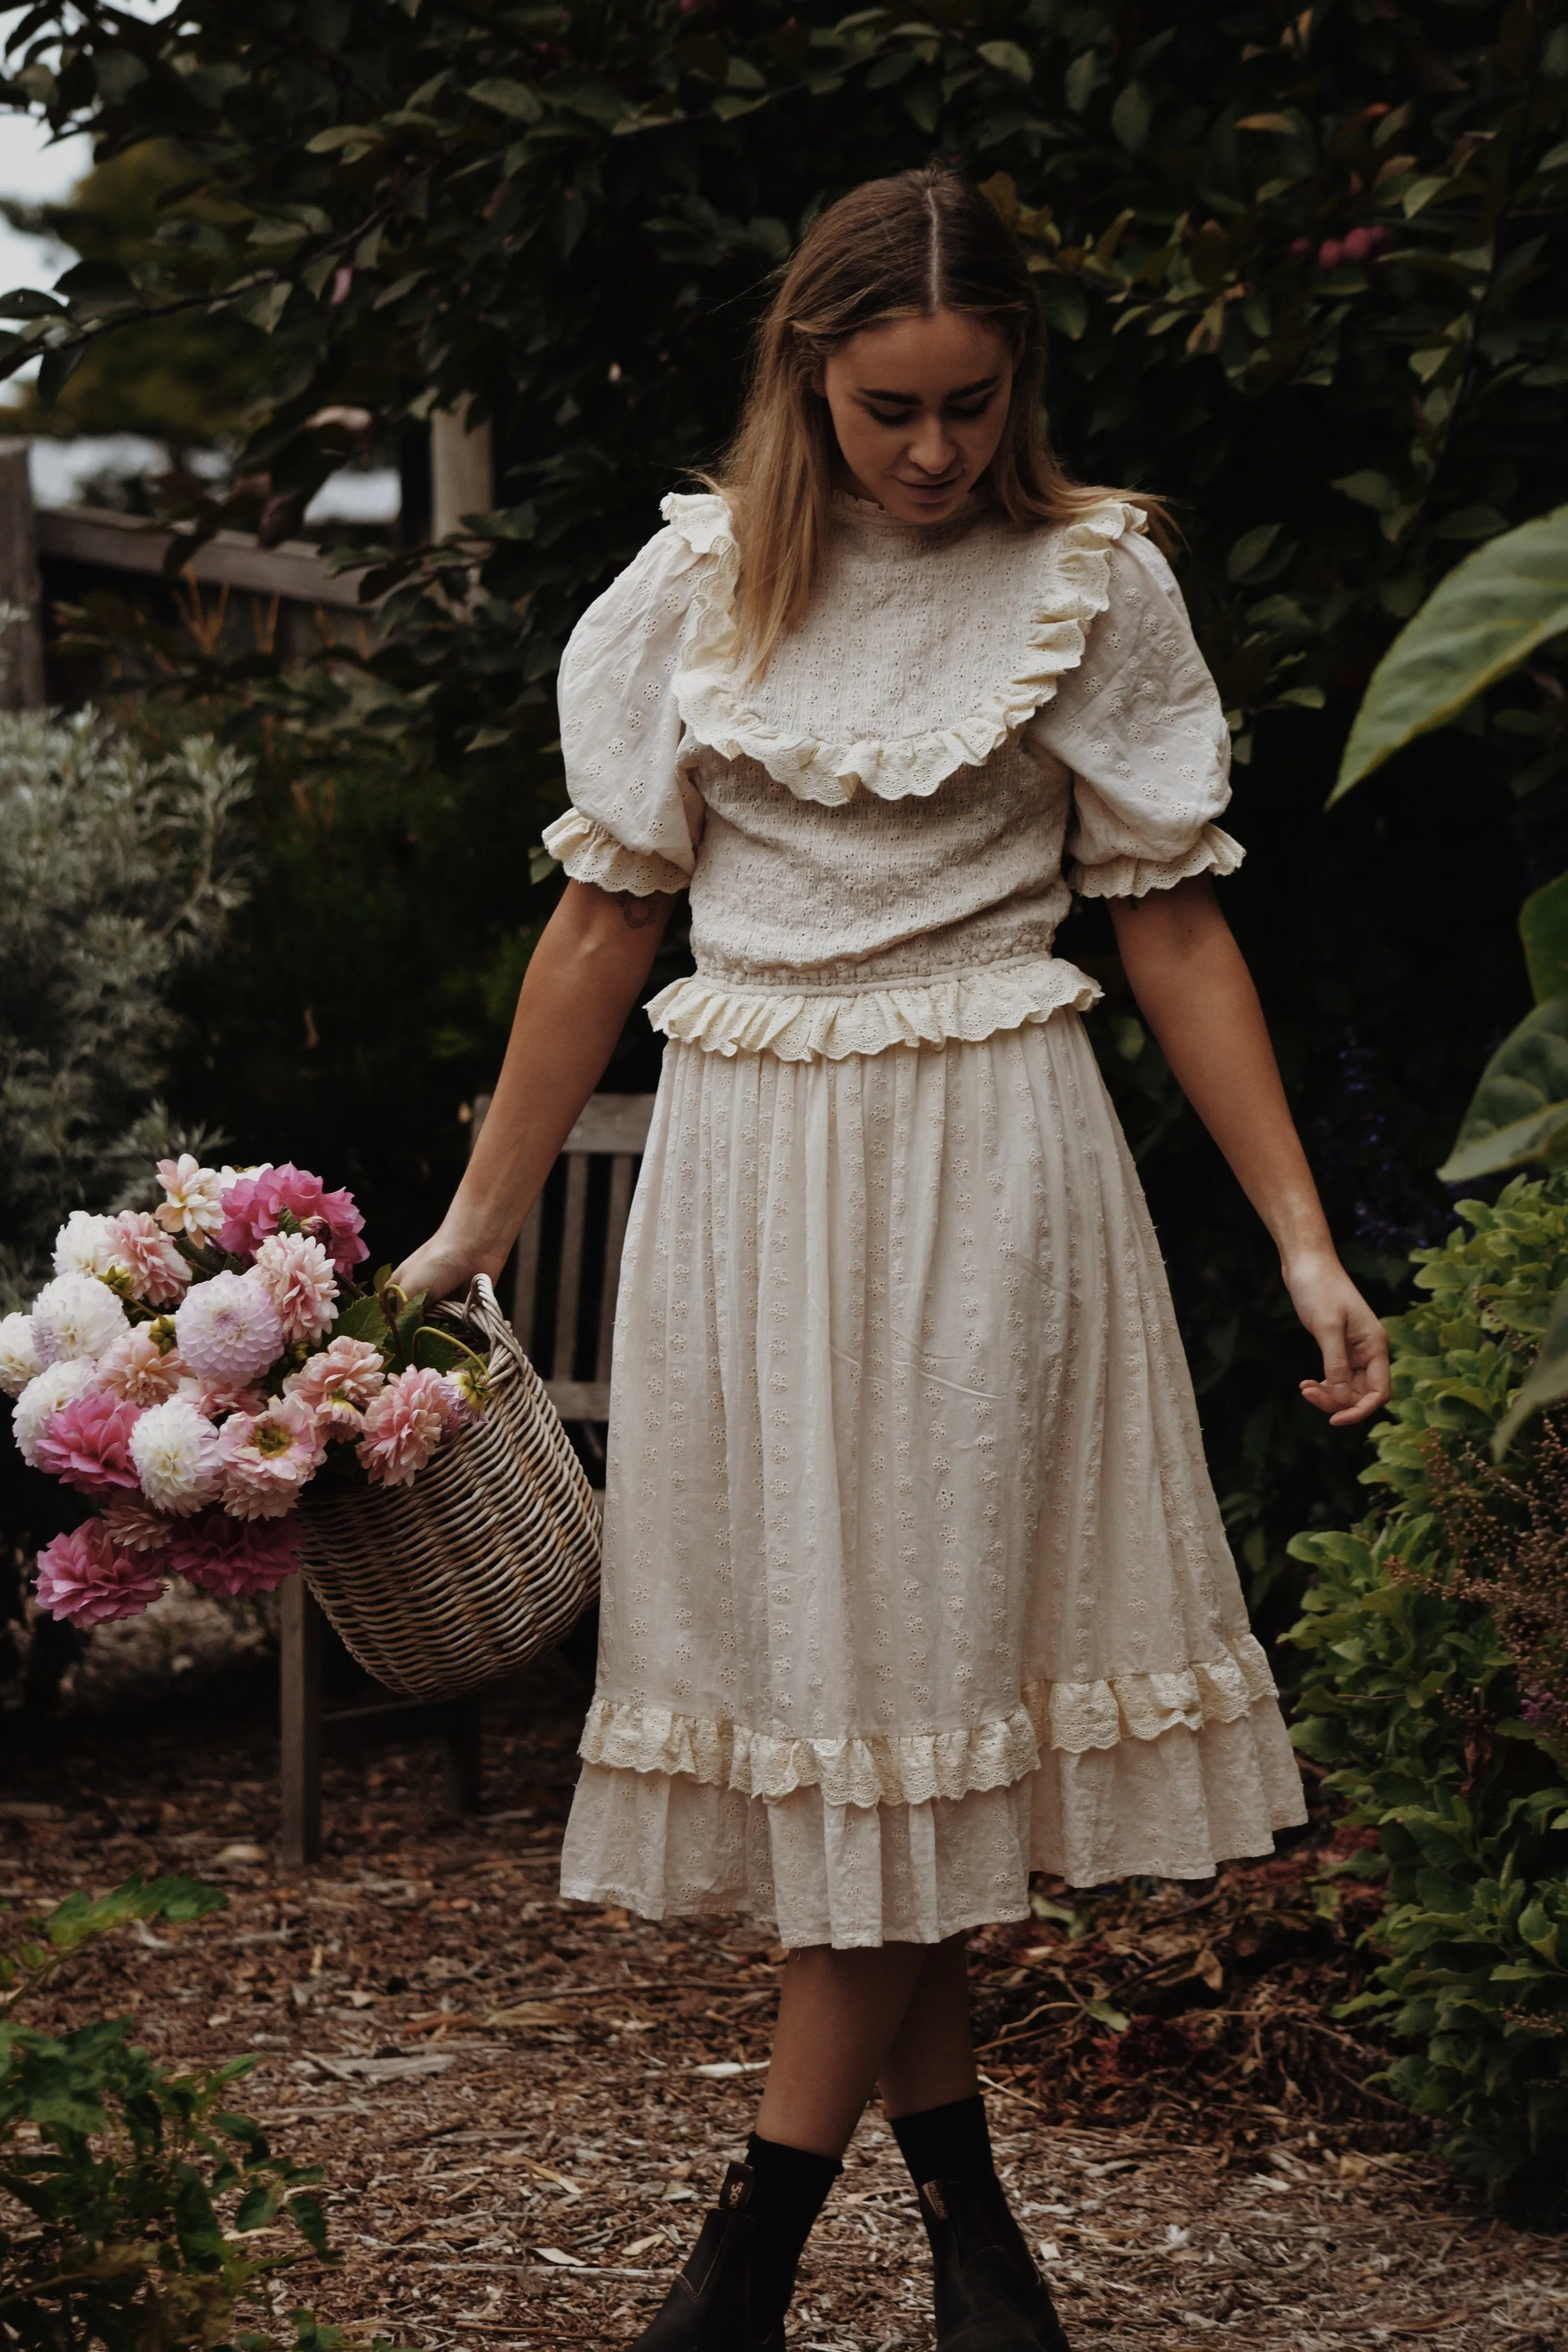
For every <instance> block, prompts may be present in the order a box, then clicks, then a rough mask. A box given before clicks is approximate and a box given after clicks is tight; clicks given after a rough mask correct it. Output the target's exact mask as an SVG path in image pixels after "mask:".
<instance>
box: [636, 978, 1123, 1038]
mask: <svg viewBox="0 0 1568 2352" xmlns="http://www.w3.org/2000/svg"><path fill="white" fill-rule="evenodd" d="M1099 998H1100V988H1099V987H1098V985H1097V984H1096V982H1093V981H1092V980H1090V979H1089V975H1088V973H1087V972H1081V971H1079V969H1078V966H1077V965H1076V964H1071V963H1066V962H1063V961H1060V960H1059V959H1058V958H1057V957H1055V956H1046V957H1032V958H1030V960H1029V961H1027V962H1024V963H1016V964H994V965H991V966H988V967H983V968H982V969H980V970H978V971H965V972H959V973H955V974H954V975H953V976H952V979H950V980H923V981H910V982H901V983H898V984H894V983H891V982H889V984H887V985H885V986H880V987H879V986H875V985H873V986H868V987H865V988H860V989H847V990H845V991H844V992H841V993H840V992H833V991H830V990H826V989H823V990H816V989H802V990H798V991H795V990H788V989H782V988H774V989H769V988H759V989H745V988H733V987H730V986H726V985H721V984H719V983H717V982H713V981H710V980H705V979H704V978H703V976H702V974H701V973H700V972H698V973H695V974H694V975H692V976H691V977H690V978H689V979H686V980H678V981H674V982H671V984H670V985H669V987H668V988H664V989H661V990H660V991H659V992H658V995H657V996H655V997H653V998H651V999H650V1000H649V1003H648V1005H647V1017H648V1019H649V1020H650V1021H651V1022H652V1024H653V1025H654V1027H655V1028H656V1029H660V1030H662V1031H663V1032H664V1034H665V1035H666V1036H667V1037H678V1038H679V1040H680V1041H681V1043H682V1044H683V1045H700V1046H701V1048H702V1050H703V1052H704V1053H705V1054H724V1055H731V1054H773V1055H776V1056H777V1058H778V1059H779V1060H780V1061H781V1062H815V1061H826V1062H841V1061H843V1060H845V1059H846V1058H847V1056H848V1055H851V1054H885V1053H886V1052H887V1051H888V1050H889V1047H890V1046H893V1045H950V1044H954V1043H959V1044H963V1045H975V1044H977V1043H978V1042H979V1040H980V1039H981V1038H983V1037H993V1036H994V1035H995V1034H996V1032H997V1031H998V1030H999V1029H1022V1028H1023V1027H1024V1026H1025V1025H1026V1024H1027V1023H1030V1022H1036V1021H1048V1020H1049V1019H1050V1017H1051V1015H1052V1013H1060V1012H1061V1011H1063V1010H1064V1008H1066V1007H1067V1006H1069V1005H1070V1006H1071V1007H1072V1009H1073V1010H1074V1011H1075V1012H1077V1013H1087V1011H1088V1010H1089V1006H1090V1005H1091V1004H1093V1003H1097V1002H1098V1000H1099Z"/></svg>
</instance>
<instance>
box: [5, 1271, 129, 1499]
mask: <svg viewBox="0 0 1568 2352" xmlns="http://www.w3.org/2000/svg"><path fill="white" fill-rule="evenodd" d="M104 1297H106V1298H107V1297H109V1293H108V1292H107V1291H105V1292H104ZM97 1381H98V1367H97V1365H96V1364H95V1363H93V1361H92V1360H91V1359H90V1358H89V1357H87V1356H66V1357H61V1358H60V1359H58V1360H57V1361H56V1362H54V1363H52V1364H46V1365H45V1366H44V1369H43V1370H42V1371H41V1372H39V1373H38V1374H37V1377H36V1378H35V1379H33V1380H30V1381H28V1382H27V1385H26V1388H25V1389H24V1390H23V1391H22V1393H21V1395H20V1396H19V1397H18V1398H17V1399H16V1411H15V1412H14V1413H13V1414H12V1416H11V1434H12V1436H13V1437H14V1438H15V1439H16V1451H17V1453H18V1454H20V1455H21V1457H22V1459H23V1461H24V1462H26V1464H27V1465H28V1467H29V1468H30V1469H34V1470H36V1469H37V1467H38V1440H39V1438H40V1437H42V1435H43V1433H44V1432H45V1430H46V1429H47V1427H48V1425H49V1423H50V1422H51V1421H52V1420H53V1419H54V1417H55V1415H56V1413H57V1412H58V1411H59V1409H60V1407H61V1405H63V1404H69V1402H70V1401H71V1399H72V1398H73V1397H79V1396H83V1395H85V1394H86V1392H87V1391H88V1390H89V1389H90V1388H93V1387H95V1386H96V1385H97Z"/></svg>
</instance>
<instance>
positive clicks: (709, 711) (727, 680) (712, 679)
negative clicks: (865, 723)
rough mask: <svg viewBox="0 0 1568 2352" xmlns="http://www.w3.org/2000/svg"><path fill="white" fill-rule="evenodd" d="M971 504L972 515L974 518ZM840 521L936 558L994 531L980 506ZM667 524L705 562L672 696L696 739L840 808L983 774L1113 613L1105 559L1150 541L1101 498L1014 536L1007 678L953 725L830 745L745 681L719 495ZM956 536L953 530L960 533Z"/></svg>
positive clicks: (865, 510)
mask: <svg viewBox="0 0 1568 2352" xmlns="http://www.w3.org/2000/svg"><path fill="white" fill-rule="evenodd" d="M969 503H970V502H969V501H966V502H965V508H966V509H967V508H968V506H969ZM834 511H835V518H836V520H838V519H842V520H845V521H846V522H847V523H849V524H850V525H851V526H852V528H853V529H854V530H855V531H856V533H857V535H858V534H859V533H861V532H863V531H867V530H869V531H874V532H877V533H880V532H881V531H882V530H884V529H886V530H890V531H891V532H893V533H896V534H898V535H899V536H900V539H904V540H908V539H909V538H910V536H911V535H912V536H913V537H915V538H917V539H918V540H920V541H922V542H925V543H928V544H931V545H932V547H933V551H934V546H935V544H936V543H937V542H936V541H935V539H934V534H936V533H939V532H940V533H941V534H942V543H948V544H951V543H952V541H956V540H963V539H966V538H967V537H968V536H969V535H970V533H971V532H972V531H973V530H974V529H975V527H976V526H977V525H978V524H981V523H983V522H984V521H987V520H989V521H990V522H992V523H993V524H996V523H998V521H999V518H997V516H996V515H995V513H994V509H990V508H989V507H988V506H987V505H986V503H985V502H984V501H983V500H976V501H975V511H974V513H973V515H970V514H968V513H967V511H966V512H964V513H963V514H961V515H960V516H954V517H952V518H950V519H949V520H948V521H947V522H946V523H942V524H926V523H905V522H902V521H900V519H899V518H898V517H897V516H893V515H889V514H888V513H887V512H886V509H883V508H881V507H873V506H868V504H867V502H866V501H865V500H864V499H847V500H845V501H843V502H842V503H841V502H840V499H838V498H837V497H836V499H835V501H834ZM661 512H662V513H663V516H664V519H665V521H666V522H667V523H668V524H669V526H670V527H671V529H672V530H675V531H676V532H677V533H678V534H679V537H680V538H681V539H682V540H684V541H685V542H686V544H687V546H688V547H689V549H690V550H691V551H692V553H693V554H694V555H698V556H702V557H706V558H707V559H708V561H707V562H706V563H705V564H704V566H703V568H702V571H701V572H700V576H699V578H698V582H697V585H696V589H695V593H694V594H693V597H692V604H691V611H690V616H689V621H688V624H687V628H686V635H685V637H684V640H683V643H682V647H681V656H680V663H679V668H678V669H677V672H676V675H675V678H674V682H673V692H674V696H675V701H676V707H677V709H679V713H680V717H681V719H682V720H683V721H684V723H685V726H686V729H687V731H688V734H689V738H690V739H691V740H693V741H695V742H697V743H700V744H704V745H706V746H708V747H709V748H710V749H711V750H713V751H717V752H719V753H720V754H721V757H723V758H725V759H729V760H742V759H749V760H755V761H758V762H759V763H760V764H761V766H763V768H764V769H765V770H766V771H767V772H768V774H769V775H770V776H772V777H773V779H774V781H775V782H778V783H781V784H784V786H785V787H786V788H787V789H788V790H789V791H790V792H792V793H795V797H796V798H797V799H798V800H805V801H816V802H818V803H822V804H824V805H826V806H829V807H837V806H841V805H842V804H843V803H846V802H847V801H850V800H853V799H854V798H855V796H856V795H857V793H860V792H862V791H864V792H868V793H872V794H873V795H874V796H875V797H876V798H877V799H879V800H885V801H897V800H907V799H910V797H920V798H927V797H929V796H930V794H931V793H934V792H935V791H936V790H937V787H938V786H939V785H940V784H942V782H944V781H945V780H946V778H948V777H949V776H951V775H953V774H954V773H956V772H957V771H958V770H959V769H960V768H965V767H973V768H978V767H984V764H985V762H986V761H987V760H989V759H990V758H991V756H992V755H993V753H994V752H995V751H998V750H999V749H1000V748H1001V746H1002V745H1003V744H1004V743H1005V741H1006V740H1007V739H1008V738H1009V737H1010V736H1011V735H1014V734H1016V732H1017V731H1018V730H1019V729H1021V728H1022V727H1024V726H1025V725H1026V724H1027V722H1028V720H1029V719H1032V718H1033V717H1034V716H1035V714H1036V713H1037V711H1038V710H1040V709H1043V708H1044V706H1045V705H1046V704H1047V702H1049V701H1050V700H1051V699H1052V698H1053V697H1054V696H1055V694H1056V693H1057V690H1058V684H1059V682H1060V680H1061V678H1062V677H1063V676H1064V675H1065V674H1066V673H1067V672H1068V671H1069V670H1072V669H1075V668H1076V667H1078V665H1079V662H1080V661H1081V660H1082V658H1083V653H1084V647H1085V646H1086V644H1087V642H1088V635H1089V628H1090V626H1091V625H1092V624H1093V622H1094V621H1095V620H1096V619H1097V618H1098V616H1099V615H1100V614H1101V613H1103V612H1104V610H1105V608H1106V606H1107V604H1109V602H1110V550H1111V548H1112V547H1113V546H1114V545H1115V543H1116V541H1118V540H1119V539H1121V538H1122V537H1123V536H1124V535H1125V534H1126V533H1127V532H1129V531H1142V530H1145V529H1146V528H1147V520H1146V518H1145V516H1144V514H1143V512H1142V509H1141V508H1138V507H1133V506H1129V505H1126V504H1125V503H1123V502H1122V501H1121V500H1120V499H1107V500H1106V502H1105V504H1104V505H1103V506H1100V507H1097V508H1095V509H1092V511H1091V512H1090V513H1089V514H1087V515H1084V516H1081V517H1079V519H1078V520H1076V521H1074V522H1070V523H1064V524H1062V525H1060V526H1059V527H1058V528H1057V529H1054V530H1053V529H1048V528H1047V529H1041V530H1037V531H1032V532H1027V533H1019V534H1010V535H1009V538H1008V541H1007V551H1008V558H1009V561H1010V562H1011V564H1012V567H1013V570H1014V572H1016V581H1015V583H1013V585H1012V593H1013V595H1014V596H1015V598H1016V605H1017V609H1016V614H1013V615H1012V616H1011V617H1010V620H1009V625H1008V626H1007V627H1006V628H1005V630H1004V631H1002V632H1001V633H999V641H1000V642H1001V643H1002V644H1004V645H1005V646H1007V647H1008V648H1009V650H1008V651H1007V652H1006V654H1005V656H1004V659H1005V668H1004V667H1002V665H1001V664H999V670H1000V672H1001V674H999V675H998V676H997V677H996V678H995V679H994V681H987V682H986V683H985V685H984V687H983V688H981V689H980V692H979V696H978V699H977V700H976V701H974V703H973V707H971V708H970V709H967V710H961V711H959V712H956V713H954V715H953V717H952V719H951V720H950V721H948V722H947V723H945V724H943V725H941V726H937V727H930V728H923V729H921V730H918V731H916V732H913V733H910V734H906V735H898V736H891V737H874V736H868V735H865V734H860V735H856V736H853V737H850V736H844V737H841V738H835V737H833V736H831V735H829V734H828V733H827V732H826V731H822V732H819V733H813V732H809V731H806V730H802V729H800V728H792V727H787V726H781V725H779V724H778V723H776V722H774V721H772V720H770V719H768V717H767V716H766V715H765V713H764V711H763V708H762V707H761V704H762V701H763V688H761V687H760V686H759V684H758V682H757V681H755V680H753V679H752V678H750V677H748V676H747V673H746V668H745V664H744V661H743V659H742V655H741V647H740V629H739V625H738V622H737V619H736V614H735V586H736V582H737V580H738V578H739V575H740V561H741V559H740V550H739V548H738V546H737V545H736V541H735V536H734V532H733V530H732V529H731V517H730V510H729V508H728V507H727V505H726V504H725V502H724V500H723V499H721V498H720V497H718V496H717V495H716V494H715V493H713V492H703V493H700V494H698V495H695V496H689V495H681V494H676V495H672V496H671V497H669V498H667V499H665V501H664V504H663V507H662V509H661ZM955 526H956V529H955Z"/></svg>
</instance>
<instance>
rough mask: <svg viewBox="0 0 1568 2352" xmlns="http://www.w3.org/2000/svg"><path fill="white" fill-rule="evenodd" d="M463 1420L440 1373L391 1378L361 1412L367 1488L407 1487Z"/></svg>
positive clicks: (361, 1453)
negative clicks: (369, 1485)
mask: <svg viewBox="0 0 1568 2352" xmlns="http://www.w3.org/2000/svg"><path fill="white" fill-rule="evenodd" d="M465 1417H466V1416H465V1414H464V1412H463V1410H462V1407H461V1405H460V1404H459V1403H458V1399H457V1398H456V1397H455V1395H454V1394H453V1391H452V1389H451V1386H450V1384H449V1383H448V1382H447V1381H445V1380H444V1379H443V1378H442V1376H441V1374H440V1373H439V1372H431V1371H425V1370H414V1371H408V1372H395V1373H394V1374H393V1376H392V1378H391V1379H390V1380H389V1381H387V1383H386V1386H385V1387H384V1389H383V1390H382V1391H381V1394H380V1395H379V1396H378V1397H375V1398H374V1399H373V1401H372V1402H371V1404H370V1405H369V1406H368V1408H367V1409H366V1412H365V1416H364V1434H363V1437H362V1438H361V1439H360V1443H359V1458H360V1460H361V1461H362V1462H363V1465H364V1466H365V1469H366V1471H367V1472H368V1473H369V1475H370V1480H371V1484H372V1485H373V1486H412V1484H413V1482H414V1480H415V1479H416V1477H417V1475H419V1473H420V1471H421V1470H423V1469H424V1467H425V1465H426V1462H428V1461H429V1459H430V1457H431V1455H432V1454H434V1453H435V1451H436V1449H437V1446H438V1445H439V1444H440V1443H441V1441H442V1439H443V1438H444V1437H446V1436H447V1435H449V1434H450V1433H451V1432H452V1431H453V1430H454V1429H456V1428H458V1426H459V1425H460V1423H461V1422H462V1421H463V1419H464V1418H465Z"/></svg>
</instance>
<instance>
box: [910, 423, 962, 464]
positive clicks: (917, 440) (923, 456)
mask: <svg viewBox="0 0 1568 2352" xmlns="http://www.w3.org/2000/svg"><path fill="white" fill-rule="evenodd" d="M910 460H911V462H912V463H913V464H915V465H917V466H918V467H920V469H921V473H922V474H945V473H946V471H947V469H948V467H949V466H950V465H951V464H952V442H951V441H950V440H949V438H948V435H947V427H946V425H944V424H943V423H942V418H941V416H940V415H936V416H922V417H921V420H920V423H919V424H918V425H916V427H915V436H914V439H913V440H912V441H911V442H910Z"/></svg>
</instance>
